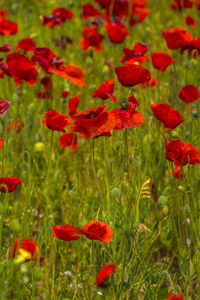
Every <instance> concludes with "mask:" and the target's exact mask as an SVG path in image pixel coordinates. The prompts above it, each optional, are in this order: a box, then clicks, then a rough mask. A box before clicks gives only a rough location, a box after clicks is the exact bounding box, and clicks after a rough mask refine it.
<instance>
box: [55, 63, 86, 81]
mask: <svg viewBox="0 0 200 300" xmlns="http://www.w3.org/2000/svg"><path fill="white" fill-rule="evenodd" d="M55 73H56V74H57V75H59V76H61V77H65V78H67V79H68V80H70V81H71V82H73V83H74V84H75V85H78V86H85V81H84V80H83V77H84V71H83V69H81V67H79V66H77V65H74V64H68V65H66V66H63V70H56V71H55Z"/></svg>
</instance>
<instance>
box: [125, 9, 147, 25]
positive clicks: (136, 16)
mask: <svg viewBox="0 0 200 300" xmlns="http://www.w3.org/2000/svg"><path fill="white" fill-rule="evenodd" d="M150 12H151V10H150V9H146V8H144V7H140V6H137V5H135V4H134V5H133V8H132V11H131V15H130V22H129V24H130V26H135V25H137V24H139V23H142V22H143V21H144V20H145V19H146V17H147V16H148V15H149V14H150Z"/></svg>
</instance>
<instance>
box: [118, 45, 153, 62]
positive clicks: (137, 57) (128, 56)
mask: <svg viewBox="0 0 200 300" xmlns="http://www.w3.org/2000/svg"><path fill="white" fill-rule="evenodd" d="M148 49H149V45H148V44H143V43H140V42H137V43H135V45H134V46H133V49H129V48H124V49H123V52H124V56H123V57H122V58H121V62H125V61H130V60H131V62H134V61H135V62H136V61H137V62H138V63H142V62H143V61H144V60H148V59H149V58H148V57H147V56H144V54H145V53H146V52H147V51H148Z"/></svg>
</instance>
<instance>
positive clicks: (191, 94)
mask: <svg viewBox="0 0 200 300" xmlns="http://www.w3.org/2000/svg"><path fill="white" fill-rule="evenodd" d="M179 98H180V99H181V100H182V101H184V102H185V103H191V102H194V101H196V100H198V99H199V98H200V93H199V91H198V90H197V88H196V87H195V86H194V85H190V84H188V85H186V86H184V87H183V88H182V89H181V90H180V92H179Z"/></svg>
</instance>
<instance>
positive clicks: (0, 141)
mask: <svg viewBox="0 0 200 300" xmlns="http://www.w3.org/2000/svg"><path fill="white" fill-rule="evenodd" d="M2 146H3V139H0V150H1V148H2Z"/></svg>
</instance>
